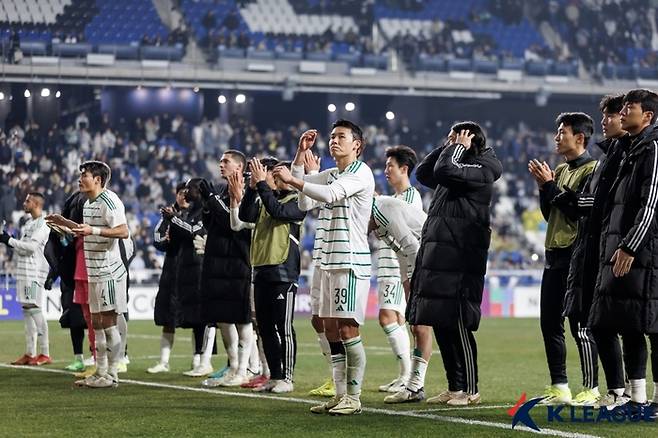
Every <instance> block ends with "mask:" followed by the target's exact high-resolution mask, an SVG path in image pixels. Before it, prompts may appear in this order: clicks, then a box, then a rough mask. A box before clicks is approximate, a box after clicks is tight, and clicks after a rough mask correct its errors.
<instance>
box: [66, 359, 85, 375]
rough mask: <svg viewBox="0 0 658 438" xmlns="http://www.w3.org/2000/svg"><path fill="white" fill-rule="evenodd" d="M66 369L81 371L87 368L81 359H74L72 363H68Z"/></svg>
mask: <svg viewBox="0 0 658 438" xmlns="http://www.w3.org/2000/svg"><path fill="white" fill-rule="evenodd" d="M64 369H65V370H66V371H75V372H78V373H79V372H80V371H84V370H85V364H84V363H83V362H82V361H81V360H78V359H76V360H74V361H73V362H71V363H70V364H68V365H67V366H66V367H64Z"/></svg>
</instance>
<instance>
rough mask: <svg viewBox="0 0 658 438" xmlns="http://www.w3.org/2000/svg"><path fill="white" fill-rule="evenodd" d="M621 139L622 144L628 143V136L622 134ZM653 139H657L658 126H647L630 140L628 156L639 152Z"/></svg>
mask: <svg viewBox="0 0 658 438" xmlns="http://www.w3.org/2000/svg"><path fill="white" fill-rule="evenodd" d="M622 139H623V140H624V143H623V144H625V145H626V144H628V141H631V138H630V136H624V137H622ZM654 141H658V126H657V125H650V126H647V127H646V128H645V129H644V131H642V132H641V133H640V134H639V135H638V136H637V137H635V139H633V140H632V143H631V144H630V149H629V152H628V156H629V157H631V156H635V155H639V154H641V153H642V152H643V151H644V150H645V149H646V148H647V147H648V146H649V145H651V144H652V143H653V142H654Z"/></svg>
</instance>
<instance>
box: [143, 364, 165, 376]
mask: <svg viewBox="0 0 658 438" xmlns="http://www.w3.org/2000/svg"><path fill="white" fill-rule="evenodd" d="M146 372H147V373H149V374H158V373H168V372H169V364H168V363H160V362H158V363H157V364H155V365H153V366H152V367H150V368H148V369H147V370H146Z"/></svg>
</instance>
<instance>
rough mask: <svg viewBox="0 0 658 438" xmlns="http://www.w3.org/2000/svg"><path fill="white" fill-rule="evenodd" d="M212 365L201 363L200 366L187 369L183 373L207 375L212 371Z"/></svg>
mask: <svg viewBox="0 0 658 438" xmlns="http://www.w3.org/2000/svg"><path fill="white" fill-rule="evenodd" d="M212 371H213V370H212V366H210V365H199V366H198V367H196V368H194V369H192V370H190V371H185V372H184V373H183V375H185V376H189V377H205V376H207V375H208V374H210V373H212Z"/></svg>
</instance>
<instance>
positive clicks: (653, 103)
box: [624, 88, 658, 123]
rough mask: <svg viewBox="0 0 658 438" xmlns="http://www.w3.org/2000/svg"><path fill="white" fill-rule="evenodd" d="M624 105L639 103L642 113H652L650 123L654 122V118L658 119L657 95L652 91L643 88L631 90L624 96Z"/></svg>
mask: <svg viewBox="0 0 658 438" xmlns="http://www.w3.org/2000/svg"><path fill="white" fill-rule="evenodd" d="M624 103H625V104H626V103H639V104H640V106H641V107H642V111H651V112H652V113H653V117H651V123H655V122H656V118H658V94H656V93H654V92H653V91H650V90H645V89H643V88H638V89H635V90H631V91H629V92H628V93H626V95H625V96H624Z"/></svg>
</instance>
